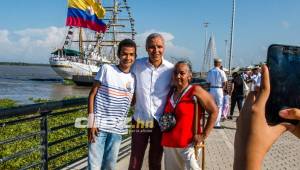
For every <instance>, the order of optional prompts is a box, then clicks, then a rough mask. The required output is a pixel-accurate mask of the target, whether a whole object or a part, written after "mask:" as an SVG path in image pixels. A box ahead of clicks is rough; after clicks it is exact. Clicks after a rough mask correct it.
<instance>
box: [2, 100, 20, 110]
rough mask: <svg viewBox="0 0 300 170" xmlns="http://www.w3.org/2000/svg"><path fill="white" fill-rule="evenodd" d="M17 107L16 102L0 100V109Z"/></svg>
mask: <svg viewBox="0 0 300 170" xmlns="http://www.w3.org/2000/svg"><path fill="white" fill-rule="evenodd" d="M14 106H17V102H16V101H14V100H12V99H6V98H5V99H0V109H4V108H9V107H14Z"/></svg>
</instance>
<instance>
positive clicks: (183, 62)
mask: <svg viewBox="0 0 300 170" xmlns="http://www.w3.org/2000/svg"><path fill="white" fill-rule="evenodd" d="M179 64H186V65H187V66H188V68H189V71H190V72H191V73H193V69H192V63H191V61H189V60H180V61H177V63H176V64H175V68H176V67H177V66H178V65H179Z"/></svg>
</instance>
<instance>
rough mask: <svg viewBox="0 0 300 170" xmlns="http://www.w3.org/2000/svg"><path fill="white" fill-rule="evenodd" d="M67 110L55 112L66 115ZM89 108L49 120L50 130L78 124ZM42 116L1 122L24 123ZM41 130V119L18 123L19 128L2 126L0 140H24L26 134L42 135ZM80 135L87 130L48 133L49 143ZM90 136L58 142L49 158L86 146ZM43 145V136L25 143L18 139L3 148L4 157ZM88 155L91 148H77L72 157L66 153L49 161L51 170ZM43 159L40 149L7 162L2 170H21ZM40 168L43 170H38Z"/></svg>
mask: <svg viewBox="0 0 300 170" xmlns="http://www.w3.org/2000/svg"><path fill="white" fill-rule="evenodd" d="M77 108H79V109H80V108H82V107H81V106H78V107H73V108H69V109H77ZM66 110H67V109H60V110H57V111H55V112H63V111H66ZM86 113H87V111H86V108H85V107H84V108H82V109H80V110H79V111H75V112H72V113H68V114H64V115H60V116H49V117H48V120H47V122H48V129H51V128H53V127H57V126H60V125H64V124H68V123H71V124H74V122H75V119H76V118H78V117H85V116H86ZM35 115H38V113H37V114H34V115H30V116H28V115H27V116H19V117H16V118H11V119H9V120H0V123H4V122H7V121H14V120H20V119H23V118H28V117H32V116H35ZM39 131H40V119H39V118H37V119H34V120H31V121H26V122H22V123H18V124H15V125H7V126H4V127H0V141H4V140H7V139H11V138H15V137H20V136H22V135H25V134H28V133H32V132H39ZM80 132H83V133H85V134H86V129H78V128H75V127H74V125H71V126H69V127H66V128H62V129H59V130H57V131H53V132H49V134H48V142H54V141H57V140H60V139H63V138H66V137H69V136H72V135H75V134H78V133H80ZM86 139H87V138H86V135H83V136H81V137H78V138H74V139H71V140H68V141H65V142H62V143H58V144H56V145H53V146H50V147H49V148H48V149H49V150H48V154H49V156H52V155H56V154H58V153H60V152H63V151H65V150H68V149H71V148H73V147H75V146H77V145H81V144H86V143H87V141H86ZM40 143H41V138H40V136H39V135H37V136H34V137H31V138H28V139H23V140H17V141H16V142H12V143H9V144H3V145H0V158H3V157H7V156H12V155H13V154H15V153H17V152H21V151H24V150H26V149H31V148H38V147H40ZM86 153H87V147H84V148H81V149H77V150H76V151H75V152H70V153H68V154H65V155H63V156H61V157H59V158H56V159H53V160H51V161H49V169H54V168H55V167H59V166H61V165H63V164H65V163H67V162H69V161H70V160H73V159H75V158H78V157H81V156H83V155H85V154H86ZM39 160H41V152H40V151H39V150H37V151H34V152H32V153H30V154H25V155H24V156H22V157H20V158H17V159H12V160H10V161H6V162H4V163H1V164H0V169H19V168H21V167H24V166H26V165H29V164H31V163H33V162H37V161H39ZM37 169H39V168H37Z"/></svg>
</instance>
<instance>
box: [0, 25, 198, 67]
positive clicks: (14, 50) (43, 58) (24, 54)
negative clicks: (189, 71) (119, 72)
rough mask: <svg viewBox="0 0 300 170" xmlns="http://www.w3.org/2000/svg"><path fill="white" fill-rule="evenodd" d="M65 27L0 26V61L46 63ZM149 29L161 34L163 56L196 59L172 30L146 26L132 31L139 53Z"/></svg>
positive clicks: (149, 31)
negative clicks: (145, 29)
mask: <svg viewBox="0 0 300 170" xmlns="http://www.w3.org/2000/svg"><path fill="white" fill-rule="evenodd" d="M66 31H67V28H65V27H54V26H52V27H48V28H40V29H39V28H28V29H24V30H17V31H9V30H0V61H10V62H28V63H48V59H49V56H50V53H51V51H53V50H54V49H55V48H57V47H61V46H62V43H63V41H64V38H65V36H66ZM153 32H158V33H160V34H162V36H163V37H164V39H165V45H166V49H165V57H166V58H167V59H168V60H173V61H174V58H180V59H182V58H185V59H186V58H188V59H189V60H191V62H195V61H197V60H196V57H194V52H193V50H191V49H189V48H187V47H184V46H181V45H178V44H176V43H175V41H174V40H175V36H174V35H173V34H172V33H169V32H162V31H157V30H148V31H145V32H143V33H140V34H137V35H136V42H137V45H138V54H139V56H143V57H144V56H147V53H146V51H145V40H146V38H147V36H148V35H149V34H151V33H153ZM119 38H120V37H119ZM123 38H127V37H123Z"/></svg>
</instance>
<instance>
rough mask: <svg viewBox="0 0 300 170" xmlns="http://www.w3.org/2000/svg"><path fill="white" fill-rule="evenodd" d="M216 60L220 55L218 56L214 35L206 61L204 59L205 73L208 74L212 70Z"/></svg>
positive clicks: (205, 56) (203, 68)
mask: <svg viewBox="0 0 300 170" xmlns="http://www.w3.org/2000/svg"><path fill="white" fill-rule="evenodd" d="M214 58H218V55H217V48H216V42H215V38H214V35H213V34H212V35H211V36H210V38H209V41H208V44H207V48H206V51H205V55H204V59H203V64H202V70H203V72H207V71H208V70H209V69H211V68H212V66H213V59H214Z"/></svg>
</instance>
